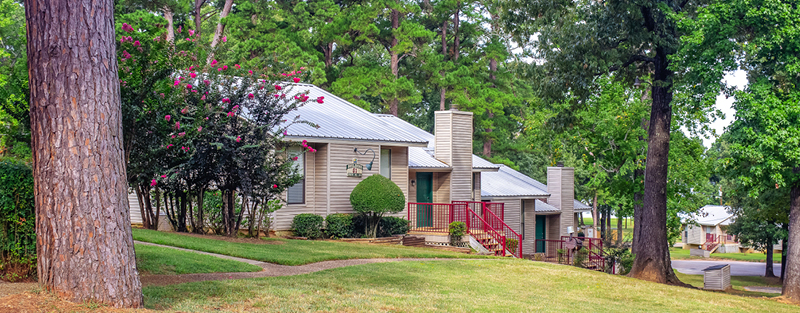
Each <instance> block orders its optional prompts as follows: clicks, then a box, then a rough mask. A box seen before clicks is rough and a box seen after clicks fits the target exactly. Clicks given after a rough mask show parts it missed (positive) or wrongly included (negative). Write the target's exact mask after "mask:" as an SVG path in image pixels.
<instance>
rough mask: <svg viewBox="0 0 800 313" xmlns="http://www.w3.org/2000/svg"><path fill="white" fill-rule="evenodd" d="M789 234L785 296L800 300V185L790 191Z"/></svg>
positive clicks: (784, 285)
mask: <svg viewBox="0 0 800 313" xmlns="http://www.w3.org/2000/svg"><path fill="white" fill-rule="evenodd" d="M790 197H791V202H790V203H791V206H790V207H791V209H790V211H789V235H788V236H787V238H788V239H787V242H786V243H787V246H788V247H787V249H786V250H787V251H786V255H787V256H788V259H787V260H786V266H784V268H785V271H786V276H785V278H784V280H783V296H784V297H786V298H789V299H791V300H792V301H795V302H800V185H799V184H795V185H794V186H792V190H791V193H790Z"/></svg>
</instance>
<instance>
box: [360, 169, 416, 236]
mask: <svg viewBox="0 0 800 313" xmlns="http://www.w3.org/2000/svg"><path fill="white" fill-rule="evenodd" d="M350 204H351V205H353V210H354V211H356V212H358V213H359V214H361V215H364V217H365V219H366V229H365V230H364V232H365V233H366V234H367V236H369V237H373V238H374V237H375V236H376V235H377V232H378V224H379V223H380V220H381V218H382V217H383V215H385V214H386V213H397V212H400V211H402V210H403V207H405V204H406V197H405V195H403V191H402V190H400V187H398V186H397V184H395V183H394V182H393V181H391V180H390V179H388V178H386V177H383V176H382V175H372V176H370V177H367V178H365V179H364V180H362V181H361V182H360V183H358V185H356V187H355V188H353V191H352V192H351V193H350Z"/></svg>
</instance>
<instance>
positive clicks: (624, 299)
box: [144, 259, 800, 313]
mask: <svg viewBox="0 0 800 313" xmlns="http://www.w3.org/2000/svg"><path fill="white" fill-rule="evenodd" d="M144 296H145V297H144V299H145V306H146V307H148V308H151V309H158V310H169V311H181V312H206V311H227V312H315V311H325V312H584V311H585V312H776V313H778V312H798V311H800V307H798V306H793V305H788V304H782V303H779V302H777V301H773V300H769V299H763V298H752V297H742V296H735V295H728V294H724V293H716V292H709V291H703V290H697V289H690V288H682V287H674V286H666V285H660V284H655V283H649V282H645V281H640V280H636V279H632V278H628V277H621V276H611V275H608V274H603V273H599V272H594V271H589V270H583V269H578V268H574V267H570V266H560V265H553V264H547V263H541V262H532V261H525V260H515V259H494V260H443V261H425V262H419V261H414V262H397V263H375V264H366V265H358V266H351V267H344V268H338V269H332V270H325V271H321V272H316V273H311V274H305V275H298V276H288V277H270V278H258V279H246V280H229V281H214V282H198V283H189V284H181V285H173V286H166V287H146V288H145V289H144Z"/></svg>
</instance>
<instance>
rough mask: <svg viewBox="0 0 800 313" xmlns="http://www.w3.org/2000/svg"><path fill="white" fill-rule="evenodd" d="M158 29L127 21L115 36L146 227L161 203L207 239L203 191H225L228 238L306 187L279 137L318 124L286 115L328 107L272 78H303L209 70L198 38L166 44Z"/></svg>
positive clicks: (233, 67)
mask: <svg viewBox="0 0 800 313" xmlns="http://www.w3.org/2000/svg"><path fill="white" fill-rule="evenodd" d="M150 18H152V17H150ZM140 21H144V20H143V19H140ZM152 25H155V27H153V26H152ZM158 26H159V23H152V22H151V23H144V22H140V23H133V24H128V23H127V22H125V23H122V25H121V27H120V29H121V31H119V32H118V35H119V38H120V40H119V42H120V47H119V49H118V50H119V51H121V52H120V55H119V58H120V69H121V70H120V81H121V86H122V87H121V88H122V95H123V106H124V107H126V108H127V112H129V114H130V115H131V116H133V117H132V118H131V119H130V120H127V123H126V124H125V125H126V126H125V129H126V131H127V134H126V136H125V137H126V150H127V152H128V153H127V155H129V156H130V157H129V168H130V169H131V170H129V180H130V181H131V183H132V184H135V186H136V190H137V192H138V193H139V194H140V195H144V196H143V197H142V198H145V197H146V198H148V199H146V201H144V202H145V205H144V207H146V209H145V210H143V211H146V212H143V219H148V221H146V223H145V224H147V225H145V226H149V227H151V228H152V227H154V225H155V224H157V219H158V214H157V213H158V211H159V210H160V209H161V208H160V202H161V201H159V200H160V197H163V198H164V199H163V203H164V211H165V212H166V213H167V214H166V216H167V218H168V219H169V221H170V223H171V224H172V226H173V228H174V229H176V230H177V231H188V229H189V228H191V229H192V230H193V231H195V232H204V230H203V229H204V224H205V221H206V220H207V219H206V218H204V217H203V214H204V212H203V197H204V195H205V192H204V191H205V190H207V189H210V188H213V189H217V190H219V191H220V192H221V198H222V210H221V215H222V222H223V228H224V232H225V233H226V234H228V235H235V234H236V233H237V232H238V229H239V227H240V224H241V222H242V220H243V216H244V214H245V213H247V214H248V215H249V216H260V215H259V214H256V213H257V212H263V210H264V206H267V205H268V203H269V200H271V199H274V198H277V197H278V195H280V194H281V193H282V192H283V191H284V190H285V189H286V188H288V187H289V186H292V185H294V184H295V183H297V182H298V181H299V180H300V179H301V177H300V176H299V175H298V174H296V173H295V170H294V167H293V166H292V162H293V161H295V160H297V157H296V156H289V155H287V153H286V151H287V150H286V148H288V147H289V146H290V145H292V143H290V142H284V141H283V136H284V135H285V134H286V131H285V130H286V128H287V127H289V126H291V125H293V124H295V123H305V124H309V125H312V126H315V125H313V124H310V123H308V122H305V121H303V120H300V118H299V116H293V117H290V116H291V115H292V112H293V111H295V110H296V109H297V108H298V107H299V106H302V105H304V104H305V103H307V102H309V101H317V102H319V103H323V102H324V99H323V98H322V97H320V98H317V99H314V100H312V99H310V98H309V96H308V95H306V94H305V93H303V92H295V91H294V90H293V88H292V86H291V85H289V84H286V83H282V82H277V81H273V80H271V77H276V78H277V77H285V78H293V81H294V82H299V81H300V78H298V77H295V75H297V74H299V71H298V72H294V71H293V72H289V73H280V75H279V74H278V73H274V74H271V73H269V72H265V71H261V70H259V69H244V68H243V67H242V66H241V65H239V64H222V63H220V62H217V60H213V59H211V60H209V62H208V63H207V64H205V63H206V62H205V60H206V55H207V53H206V52H207V51H208V49H205V50H204V48H203V47H202V46H201V45H200V44H198V43H195V41H196V38H195V36H194V31H192V30H189V31H187V32H182V31H181V29H180V28H179V31H178V34H176V36H181V35H188V36H187V37H185V39H186V40H180V39H179V38H176V40H175V42H174V43H168V42H166V37H165V34H164V32H163V30H162V29H160V28H159V27H158ZM145 36H155V37H154V38H152V39H150V38H145ZM223 42H224V41H223ZM297 144H300V143H297ZM300 145H301V146H302V147H303V148H304V151H305V152H311V153H313V152H316V150H315V149H314V148H313V147H311V146H309V145H308V144H307V143H306V142H303V143H302V144H300ZM212 186H213V187H212ZM151 195H153V196H155V197H156V199H155V201H149V200H150V199H149V198H150V196H151ZM238 198H241V199H238ZM150 202H155V204H156V208H155V213H153V209H152V205H151V203H150ZM237 202H240V203H241V209H237V208H236V205H235V204H236V203H237ZM259 207H261V208H259ZM261 215H263V214H261ZM187 217H188V221H189V224H190V225H187V223H186V222H187V221H186V219H187ZM250 225H260V222H259V221H253V223H250ZM251 228H252V226H251Z"/></svg>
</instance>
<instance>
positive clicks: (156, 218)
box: [150, 186, 161, 230]
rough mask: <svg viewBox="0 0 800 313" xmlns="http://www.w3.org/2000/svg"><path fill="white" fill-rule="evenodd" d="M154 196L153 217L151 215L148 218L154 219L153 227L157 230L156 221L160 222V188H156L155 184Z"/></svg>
mask: <svg viewBox="0 0 800 313" xmlns="http://www.w3.org/2000/svg"><path fill="white" fill-rule="evenodd" d="M155 198H156V215H155V216H154V217H151V218H150V220H152V221H155V222H153V224H154V226H153V229H155V230H158V226H159V224H158V223H159V222H160V219H161V190H160V189H158V186H156V197H155Z"/></svg>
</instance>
